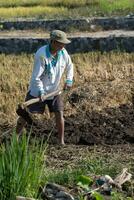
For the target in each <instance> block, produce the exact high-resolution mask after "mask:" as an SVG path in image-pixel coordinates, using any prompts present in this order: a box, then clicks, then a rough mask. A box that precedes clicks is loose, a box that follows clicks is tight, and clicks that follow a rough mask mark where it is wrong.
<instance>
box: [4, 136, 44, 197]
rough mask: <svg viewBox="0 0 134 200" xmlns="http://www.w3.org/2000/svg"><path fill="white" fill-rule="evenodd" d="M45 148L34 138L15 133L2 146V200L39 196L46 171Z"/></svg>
mask: <svg viewBox="0 0 134 200" xmlns="http://www.w3.org/2000/svg"><path fill="white" fill-rule="evenodd" d="M44 150H45V149H43V146H42V145H39V144H38V143H37V142H36V139H35V140H34V142H33V144H32V146H30V145H29V138H27V137H26V135H25V134H23V136H22V138H19V139H18V137H17V136H16V134H15V133H14V134H13V136H12V137H11V140H10V141H7V142H6V144H3V145H2V146H1V148H0V200H7V199H10V200H15V197H16V196H28V197H35V198H36V196H37V193H38V190H39V187H40V183H41V181H42V177H43V172H44Z"/></svg>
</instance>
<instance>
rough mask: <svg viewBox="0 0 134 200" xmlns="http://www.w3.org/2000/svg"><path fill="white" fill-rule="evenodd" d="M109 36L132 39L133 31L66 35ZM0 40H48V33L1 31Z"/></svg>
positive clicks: (38, 31) (72, 34) (72, 35)
mask: <svg viewBox="0 0 134 200" xmlns="http://www.w3.org/2000/svg"><path fill="white" fill-rule="evenodd" d="M109 36H111V37H112V36H116V37H120V36H123V37H128V36H129V37H134V31H125V30H110V31H98V32H88V31H87V32H71V33H68V37H70V38H75V37H91V38H103V37H109ZM0 38H49V33H48V32H46V31H43V30H12V31H1V32H0Z"/></svg>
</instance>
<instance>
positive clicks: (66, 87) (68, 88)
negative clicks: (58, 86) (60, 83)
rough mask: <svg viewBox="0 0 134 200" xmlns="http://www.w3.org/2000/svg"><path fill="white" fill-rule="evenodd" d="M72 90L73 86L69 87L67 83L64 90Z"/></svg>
mask: <svg viewBox="0 0 134 200" xmlns="http://www.w3.org/2000/svg"><path fill="white" fill-rule="evenodd" d="M71 88H72V86H71V85H68V84H67V83H65V85H64V87H63V90H67V91H68V90H70V89H71Z"/></svg>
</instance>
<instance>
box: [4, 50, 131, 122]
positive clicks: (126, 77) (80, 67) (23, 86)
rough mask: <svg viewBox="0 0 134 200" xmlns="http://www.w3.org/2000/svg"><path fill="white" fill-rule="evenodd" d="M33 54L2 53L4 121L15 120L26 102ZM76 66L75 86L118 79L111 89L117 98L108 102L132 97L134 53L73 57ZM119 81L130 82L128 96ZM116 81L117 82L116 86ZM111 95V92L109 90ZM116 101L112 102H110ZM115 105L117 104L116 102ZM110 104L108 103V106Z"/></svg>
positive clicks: (121, 101)
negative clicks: (20, 106)
mask: <svg viewBox="0 0 134 200" xmlns="http://www.w3.org/2000/svg"><path fill="white" fill-rule="evenodd" d="M33 59H34V55H27V54H21V55H5V54H1V55H0V63H1V64H0V68H1V70H0V102H1V104H0V115H1V120H2V121H4V120H9V121H14V120H15V119H16V113H15V109H16V106H17V104H18V103H20V102H23V101H24V98H25V94H26V91H27V88H28V84H29V80H30V76H31V72H32V67H33ZM72 60H73V63H74V66H75V75H74V86H73V87H74V88H82V87H83V86H85V85H91V84H92V83H98V84H103V83H106V84H109V83H110V82H113V83H114V82H115V83H114V84H115V86H114V87H115V88H114V89H113V90H111V95H112V93H114V94H115V93H117V94H116V96H117V97H116V99H113V101H111V100H112V98H111V97H110V98H109V99H108V103H107V104H109V105H110V102H114V101H115V103H117V101H118V103H126V102H127V101H129V100H130V98H131V87H132V85H133V80H134V76H133V74H134V66H133V63H134V54H133V53H132V54H128V53H120V52H118V53H117V52H111V53H104V54H101V53H100V52H90V53H85V54H75V55H73V56H72ZM118 83H121V84H123V83H124V90H125V83H127V87H128V88H129V90H126V92H127V93H128V95H126V94H125V93H123V92H122V93H121V91H122V89H123V88H120V87H121V86H119V87H117V85H118ZM116 84H117V85H116ZM109 96H110V91H109ZM111 104H113V103H111ZM113 105H114V104H113ZM107 106H108V105H107Z"/></svg>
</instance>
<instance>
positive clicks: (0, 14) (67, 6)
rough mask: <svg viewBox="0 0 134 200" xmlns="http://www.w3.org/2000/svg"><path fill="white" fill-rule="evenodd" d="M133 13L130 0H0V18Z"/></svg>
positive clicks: (133, 6)
mask: <svg viewBox="0 0 134 200" xmlns="http://www.w3.org/2000/svg"><path fill="white" fill-rule="evenodd" d="M130 12H134V2H133V1H131V0H118V1H113V0H81V1H80V0H73V1H72V0H71V1H70V0H45V1H44V0H38V1H36V0H29V1H26V0H23V1H19V0H14V1H11V0H8V1H5V0H0V18H18V17H37V18H44V17H46V18H60V19H62V18H70V17H91V16H104V15H117V16H118V15H126V14H129V13H130Z"/></svg>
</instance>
